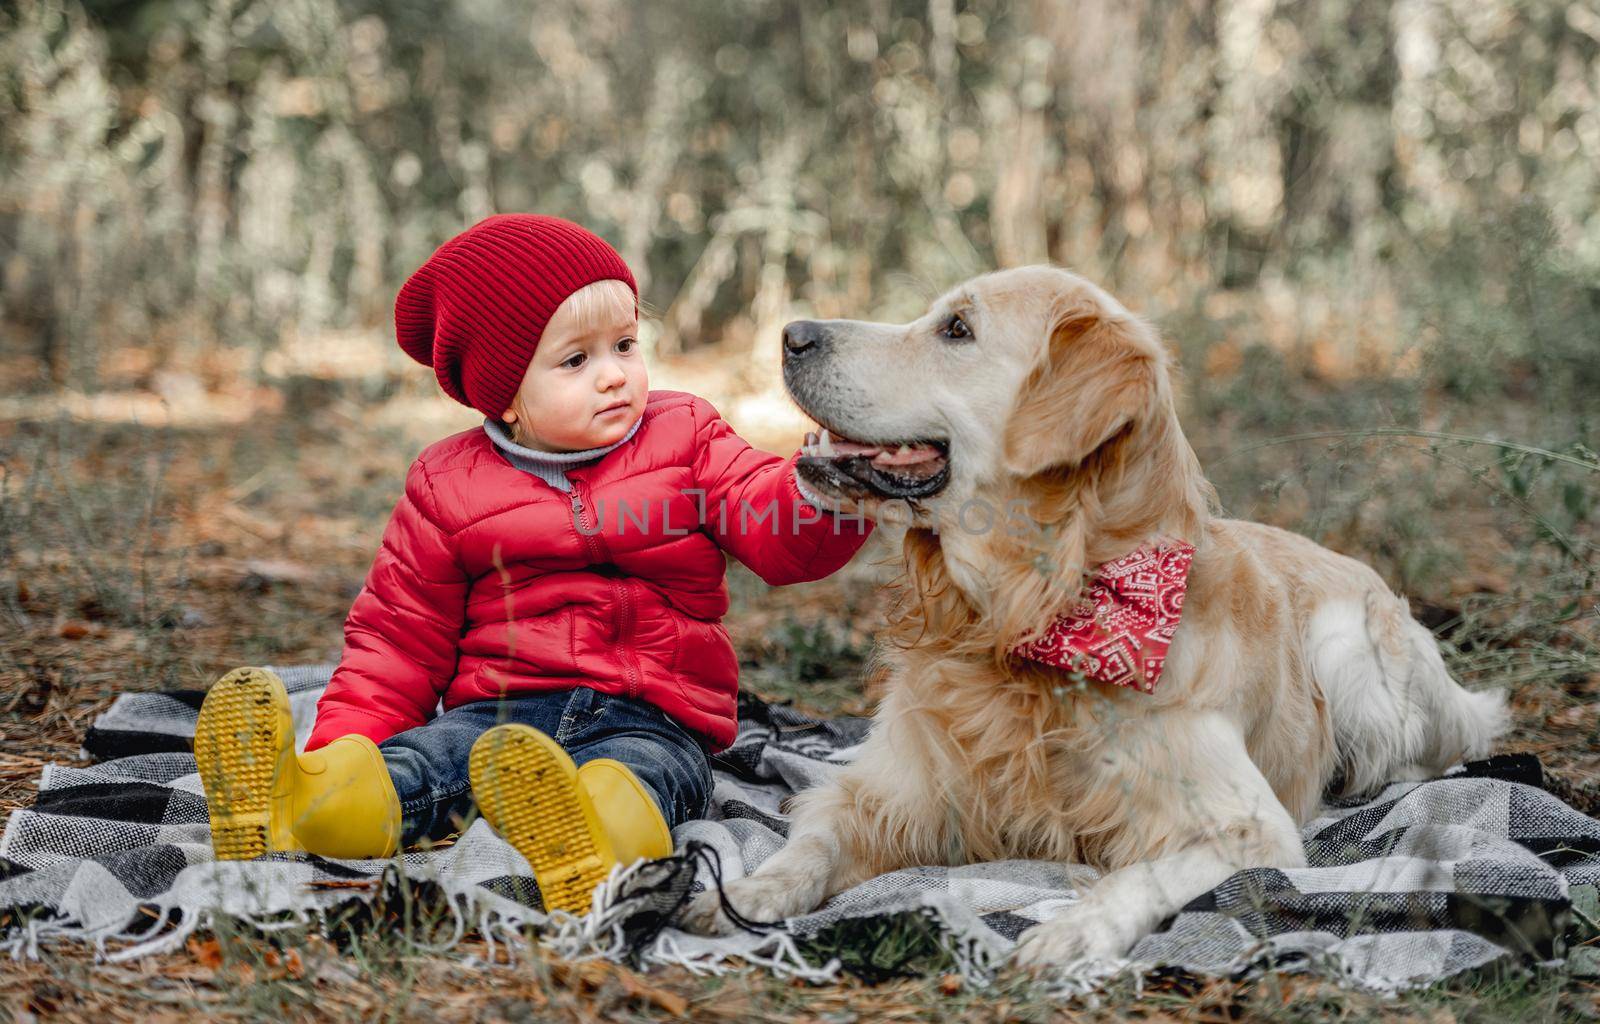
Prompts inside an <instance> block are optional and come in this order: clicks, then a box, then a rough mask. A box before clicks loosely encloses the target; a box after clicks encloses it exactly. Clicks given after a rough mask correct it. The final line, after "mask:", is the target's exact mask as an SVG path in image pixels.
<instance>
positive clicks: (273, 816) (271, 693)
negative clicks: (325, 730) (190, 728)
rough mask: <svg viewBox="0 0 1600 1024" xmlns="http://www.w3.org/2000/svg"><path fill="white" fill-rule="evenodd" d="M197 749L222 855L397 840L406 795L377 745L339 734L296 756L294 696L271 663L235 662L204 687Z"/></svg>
mask: <svg viewBox="0 0 1600 1024" xmlns="http://www.w3.org/2000/svg"><path fill="white" fill-rule="evenodd" d="M194 756H195V762H196V764H197V766H198V767H199V769H200V783H201V785H202V786H203V787H204V788H205V793H206V810H207V813H208V814H209V816H210V818H211V844H212V848H213V849H214V850H215V851H216V856H217V859H218V860H249V859H251V858H253V857H259V856H261V855H262V854H264V853H267V852H268V851H272V850H306V851H309V852H311V853H315V854H319V855H321V856H324V857H349V858H360V857H387V856H389V855H390V854H391V853H393V852H394V850H395V847H396V845H397V844H398V840H399V835H400V801H399V798H398V797H397V796H396V795H395V791H394V783H393V782H391V781H390V780H389V771H388V769H387V768H386V767H385V766H384V763H383V757H382V755H381V754H379V753H378V748H377V746H376V745H375V744H373V742H372V741H371V740H369V739H367V738H366V737H365V736H343V737H340V738H339V739H337V740H334V741H333V742H332V743H330V744H328V745H327V746H326V747H323V748H322V749H321V750H317V751H314V752H312V753H310V754H304V755H298V756H297V755H296V754H295V749H294V724H293V722H292V721H291V719H290V717H289V694H288V692H287V691H285V690H284V688H283V681H282V680H280V679H279V678H278V677H277V676H276V675H274V674H273V673H271V672H269V671H267V670H266V669H261V668H239V669H234V670H233V671H232V672H229V673H228V674H227V675H225V676H223V677H222V678H221V679H219V680H217V682H216V683H215V684H214V685H213V686H212V687H211V689H210V690H209V691H208V692H207V693H206V699H205V703H204V704H202V705H201V706H200V719H199V721H198V722H197V723H196V724H195V737H194Z"/></svg>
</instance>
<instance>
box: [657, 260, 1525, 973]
mask: <svg viewBox="0 0 1600 1024" xmlns="http://www.w3.org/2000/svg"><path fill="white" fill-rule="evenodd" d="M952 315H960V316H962V317H964V318H965V319H966V320H967V322H968V323H970V324H971V326H972V327H973V329H974V334H975V341H973V342H972V343H971V347H970V348H953V347H951V346H950V345H949V343H948V342H941V341H940V340H939V338H938V337H937V329H938V326H939V325H940V324H942V323H944V322H946V321H947V320H948V318H949V317H950V316H952ZM823 326H824V327H826V328H827V335H826V336H827V338H828V342H829V345H830V348H829V349H828V351H827V353H826V354H825V355H823V356H821V357H820V359H825V360H827V361H826V362H819V363H818V366H819V368H818V369H816V370H813V371H812V373H813V376H812V377H808V378H804V379H802V380H801V381H799V382H798V383H797V382H796V381H791V383H790V387H791V392H793V393H794V395H795V398H796V400H797V401H798V402H799V403H800V404H801V405H802V407H805V408H806V409H807V411H808V412H811V414H812V415H814V416H816V417H817V418H818V420H819V421H821V422H823V423H824V424H825V425H829V424H832V425H834V426H835V427H836V428H837V432H839V433H841V434H844V435H845V436H848V437H874V438H878V439H890V438H893V437H896V436H904V437H926V436H933V431H935V430H938V429H940V428H941V427H942V428H943V430H944V431H946V433H945V434H944V436H947V437H948V438H949V441H950V448H951V476H950V483H949V485H948V487H947V488H946V490H945V491H943V492H941V493H940V494H939V495H935V496H934V497H932V498H928V499H922V500H919V501H915V502H911V503H910V505H911V507H910V515H909V520H910V521H909V523H908V525H907V528H906V531H905V537H904V541H903V554H904V561H905V572H904V574H903V576H902V577H901V579H900V580H899V581H897V583H896V584H895V590H896V593H895V605H894V610H893V612H892V614H891V616H890V618H889V621H888V625H887V628H886V630H885V632H884V634H883V636H882V640H883V644H882V645H881V648H880V651H879V653H878V656H877V657H878V661H879V664H878V666H877V671H879V672H880V673H881V675H882V679H883V684H882V685H883V697H882V700H881V703H880V705H879V707H878V709H877V712H876V715H875V718H874V723H873V728H872V732H871V735H870V737H869V739H868V741H867V742H866V743H865V744H864V746H863V749H862V751H861V754H860V756H859V758H858V760H857V761H856V762H855V763H854V764H852V765H850V766H849V767H847V768H845V769H844V770H842V771H841V772H840V773H839V775H838V778H837V779H836V781H835V782H834V783H832V784H829V785H825V786H821V787H817V788H815V789H812V790H809V791H807V792H805V793H802V794H800V795H799V796H798V797H797V798H796V800H795V802H794V806H793V808H792V813H793V823H794V824H793V831H792V834H791V838H790V842H789V845H788V846H787V847H786V848H785V849H784V850H783V851H780V853H778V854H777V855H775V856H774V857H772V858H771V859H770V860H769V861H768V862H767V863H766V864H763V865H762V866H761V867H760V868H759V869H758V870H757V871H756V872H755V873H754V874H753V875H752V876H751V877H749V878H746V879H742V880H738V881H735V882H732V883H730V884H729V885H728V887H727V894H728V897H729V898H730V899H731V900H732V902H733V903H734V904H735V906H737V907H738V908H739V909H740V910H741V911H743V912H745V913H747V914H750V915H754V916H756V917H770V918H778V917H784V916H788V915H790V914H792V913H796V912H800V911H803V910H806V909H809V908H810V907H811V906H813V905H815V903H816V902H818V901H819V900H821V899H823V898H825V897H826V896H827V895H830V894H832V893H834V892H838V891H841V890H842V889H844V888H847V887H849V886H851V885H854V884H856V883H858V882H860V881H862V880H864V879H867V878H870V877H873V876H874V875H877V874H881V873H883V872H886V871H891V870H894V869H897V868H902V867H907V866H913V865H927V864H951V865H954V864H963V863H970V862H974V861H987V860H997V859H1002V858H1031V859H1047V860H1057V861H1063V862H1072V863H1082V864H1087V865H1090V866H1093V867H1095V868H1097V869H1099V870H1101V871H1104V872H1106V874H1105V875H1104V877H1102V878H1101V879H1100V881H1099V882H1098V883H1097V884H1096V885H1095V886H1093V887H1092V889H1091V890H1090V891H1089V892H1088V894H1087V895H1086V896H1085V897H1084V898H1083V899H1082V900H1081V901H1080V902H1079V903H1078V904H1077V905H1075V906H1074V907H1072V908H1070V910H1069V911H1068V912H1067V913H1065V914H1063V915H1061V916H1060V917H1057V918H1055V919H1052V920H1051V921H1050V922H1047V923H1046V924H1044V925H1041V926H1039V927H1037V928H1035V929H1033V930H1032V931H1030V932H1029V933H1028V934H1027V935H1026V936H1025V937H1024V941H1023V943H1022V945H1021V949H1020V955H1021V958H1022V959H1023V960H1024V962H1028V963H1059V962H1062V961H1064V960H1070V959H1076V958H1079V957H1085V956H1094V957H1112V956H1117V955H1120V954H1121V953H1123V952H1125V951H1126V949H1127V948H1128V947H1129V946H1131V944H1132V943H1133V942H1134V941H1136V940H1137V939H1138V938H1139V937H1140V936H1141V935H1142V934H1144V933H1145V932H1146V931H1148V930H1149V928H1151V927H1153V926H1154V925H1155V923H1157V922H1158V921H1159V920H1161V918H1162V917H1164V916H1166V915H1167V914H1169V913H1171V912H1173V911H1175V910H1176V909H1177V907H1179V906H1181V905H1182V903H1183V902H1186V901H1187V900H1188V899H1190V898H1192V897H1193V896H1195V895H1198V894H1199V893H1200V892H1203V891H1205V890H1206V889H1208V888H1210V887H1211V886H1213V885H1215V884H1216V883H1217V882H1219V881H1221V879H1222V878H1224V877H1226V875H1227V874H1229V873H1231V872H1232V871H1234V870H1237V869H1238V868H1241V867H1246V866H1255V865H1275V866H1294V865H1297V864H1301V863H1303V862H1304V855H1303V852H1302V851H1301V848H1300V844H1299V837H1298V832H1297V830H1296V826H1297V825H1298V824H1299V823H1302V822H1304V821H1305V820H1306V819H1307V818H1309V817H1310V816H1311V815H1312V814H1313V813H1314V811H1315V810H1316V808H1317V806H1318V803H1319V800H1320V797H1321V795H1322V793H1323V792H1324V790H1325V789H1326V788H1327V787H1328V785H1329V784H1330V783H1331V782H1333V781H1334V780H1335V779H1337V778H1340V777H1342V778H1343V780H1344V783H1345V785H1346V788H1370V787H1372V786H1374V785H1377V784H1379V783H1382V782H1384V781H1386V780H1388V779H1390V778H1396V777H1415V776H1418V775H1422V774H1427V773H1433V772H1437V771H1438V770H1439V769H1442V768H1443V767H1445V766H1447V765H1449V764H1450V763H1452V762H1454V761H1455V760H1457V759H1458V758H1460V757H1462V756H1464V755H1478V754H1481V753H1483V752H1484V751H1485V750H1486V749H1487V746H1488V744H1489V743H1490V741H1491V740H1492V739H1493V738H1494V736H1495V735H1497V734H1498V732H1499V731H1500V729H1501V728H1502V727H1503V720H1504V711H1503V706H1502V704H1503V702H1502V701H1501V700H1500V699H1499V697H1498V695H1494V696H1489V695H1481V694H1468V693H1467V692H1465V691H1463V690H1461V689H1460V688H1459V687H1458V686H1457V685H1456V684H1455V682H1454V681H1453V680H1452V679H1450V677H1449V675H1448V674H1447V673H1446V671H1445V669H1444V665H1443V662H1442V660H1441V659H1440V658H1439V655H1438V652H1437V649H1436V648H1435V647H1434V646H1433V643H1432V640H1431V637H1430V636H1429V635H1428V634H1427V633H1426V631H1425V630H1423V629H1422V627H1420V626H1418V625H1417V624H1416V623H1415V622H1414V621H1413V620H1412V619H1411V618H1410V616H1409V614H1408V612H1407V609H1406V607H1405V605H1404V603H1403V602H1402V601H1401V600H1400V599H1399V598H1397V597H1396V596H1395V595H1394V594H1393V593H1392V592H1390V591H1389V589H1388V588H1387V587H1386V586H1385V585H1384V584H1383V582H1382V580H1381V579H1380V578H1379V577H1378V576H1377V574H1376V573H1374V572H1372V570H1370V569H1369V568H1367V567H1366V566H1364V565H1361V564H1360V563H1358V562H1355V561H1353V560H1351V559H1349V558H1345V557H1343V556H1341V555H1337V554H1335V553H1333V552H1331V551H1328V550H1326V549H1325V548H1322V547H1320V546H1318V545H1316V544H1314V543H1313V542H1311V541H1309V540H1306V539H1305V538H1302V537H1299V536H1296V535H1293V534H1290V533H1287V532H1284V531H1281V530H1277V529H1273V528H1271V527H1266V526H1261V525H1258V524H1253V523H1246V522H1240V521H1236V520H1228V519H1223V518H1219V517H1217V516H1215V515H1214V514H1213V510H1212V506H1213V503H1214V495H1213V492H1212V489H1211V487H1210V485H1209V484H1208V483H1207V481H1206V480H1205V477H1204V476H1203V474H1202V472H1201V469H1200V465H1199V462H1198V460H1197V459H1196V457H1195V455H1194V452H1193V450H1192V449H1191V447H1190V446H1189V443H1188V441H1187V439H1186V438H1185V437H1184V435H1183V431H1182V429H1181V427H1180V425H1179V422H1178V417H1177V412H1176V408H1175V406H1174V402H1173V396H1172V385H1171V379H1170V371H1169V367H1168V357H1167V354H1166V352H1165V350H1164V348H1163V347H1162V346H1161V344H1160V343H1159V341H1158V340H1157V338H1156V336H1155V334H1154V332H1153V331H1152V330H1151V329H1150V328H1149V327H1148V325H1146V324H1145V323H1143V322H1142V321H1140V320H1139V319H1138V318H1136V317H1134V316H1133V315H1131V314H1129V313H1128V312H1127V311H1126V310H1125V309H1123V308H1122V307H1121V306H1120V305H1119V304H1117V303H1116V301H1115V300H1114V299H1112V298H1111V297H1110V296H1108V295H1106V294H1105V293H1104V292H1103V291H1101V290H1099V289H1098V288H1096V287H1094V286H1093V285H1091V284H1089V283H1088V282H1086V281H1083V280H1082V279H1081V278H1078V277H1076V276H1074V275H1071V274H1069V273H1067V272H1065V271H1061V270H1056V269H1053V268H1038V267H1035V268H1024V269H1021V270H1015V271H1006V272H1001V273H998V274H992V275H988V276H986V277H983V278H979V279H976V280H975V281H972V282H968V283H967V284H965V285H963V286H962V287H961V288H958V289H956V290H955V291H953V292H952V293H951V294H950V295H947V296H946V297H944V298H943V299H941V300H940V301H939V302H938V303H935V305H934V307H933V308H932V309H931V310H930V311H929V313H928V314H927V316H925V317H924V318H922V319H919V320H918V321H915V322H913V323H912V324H909V325H904V326H901V325H894V326H892V327H891V326H886V325H874V324H856V323H855V322H850V321H838V322H833V323H831V324H827V325H823ZM941 345H942V346H943V347H938V346H941ZM880 363H881V365H880ZM891 365H892V366H894V367H897V368H899V370H900V374H899V376H898V378H897V376H896V374H894V373H890V372H886V371H887V370H888V368H889V367H890V366H891ZM908 367H909V368H910V370H911V372H912V373H913V374H917V373H921V374H923V375H926V376H925V377H924V379H926V380H928V382H929V396H930V397H929V399H928V401H929V404H930V405H931V406H932V408H931V409H930V410H929V411H927V412H925V413H924V412H921V411H919V410H916V409H913V408H911V407H909V406H908V405H907V403H906V401H905V399H904V398H903V397H901V392H904V391H905V390H906V389H905V388H904V387H903V386H900V387H898V388H895V387H893V386H884V387H883V388H882V391H881V393H878V394H874V387H875V386H877V385H876V384H875V383H874V382H877V381H893V380H896V379H904V374H905V371H906V369H907V368H908ZM945 377H949V378H953V379H959V380H960V382H961V386H960V387H959V388H957V387H944V386H941V384H940V383H939V381H940V380H942V379H944V378H945ZM808 381H820V383H807V382H808ZM863 393H865V394H867V395H868V396H869V398H868V400H867V401H866V402H862V401H861V396H862V394H863ZM841 396H843V397H841ZM845 399H848V401H846V400H845ZM919 417H922V418H920V419H919ZM964 454H967V455H969V457H968V458H967V459H966V460H965V461H963V455H964ZM832 497H834V498H836V500H838V503H839V505H840V507H841V508H844V507H854V508H856V509H859V510H860V511H862V512H865V513H866V514H868V515H874V516H876V517H880V518H882V517H883V516H884V515H885V513H886V512H887V511H888V509H887V503H886V502H880V501H877V500H875V499H873V498H866V499H859V498H858V499H848V500H847V499H845V498H843V497H842V496H837V495H835V496H832ZM978 497H981V498H983V499H984V500H986V501H988V502H990V504H991V505H992V506H993V507H998V508H1007V509H1010V508H1014V507H1015V508H1023V509H1026V516H1025V517H1023V520H1022V523H1021V526H1022V528H1021V529H993V530H988V531H976V530H971V529H963V528H962V527H963V522H962V519H961V515H962V514H961V513H960V512H959V511H958V502H959V501H961V500H963V499H966V500H969V501H970V500H971V499H974V498H978ZM1013 525H1014V524H1013ZM1158 537H1175V538H1182V539H1184V540H1186V541H1188V542H1190V543H1192V544H1193V545H1195V548H1196V553H1195V559H1194V563H1193V567H1192V569H1191V572H1190V578H1189V589H1188V592H1187V594H1186V599H1185V604H1184V611H1183V618H1182V622H1181V625H1180V626H1179V629H1178V632H1177V634H1176V636H1175V637H1174V640H1173V644H1172V647H1171V649H1170V651H1169V655H1168V659H1167V663H1166V667H1165V670H1164V672H1163V675H1162V677H1161V679H1160V681H1159V685H1158V686H1157V687H1156V688H1155V690H1154V692H1153V693H1142V692H1138V691H1134V690H1130V689H1125V688H1117V687H1111V686H1106V685H1103V684H1098V683H1088V684H1073V682H1072V681H1071V677H1069V676H1068V675H1066V674H1065V673H1061V672H1059V671H1057V670H1054V669H1050V668H1047V667H1044V666H1039V665H1034V664H1032V663H1028V662H1023V661H1019V660H1017V659H1014V658H1010V657H1008V652H1009V651H1010V650H1011V649H1012V648H1013V647H1014V646H1015V645H1016V644H1017V643H1018V642H1020V641H1021V640H1023V639H1026V638H1027V637H1029V636H1031V635H1033V634H1034V633H1035V632H1036V631H1037V630H1039V629H1041V628H1043V627H1044V626H1045V625H1046V624H1047V623H1048V622H1049V620H1050V619H1051V617H1052V616H1053V615H1054V614H1055V613H1056V612H1057V611H1059V610H1060V609H1062V608H1064V607H1066V606H1068V605H1070V604H1071V603H1072V602H1073V601H1074V600H1075V599H1076V598H1077V597H1078V595H1079V593H1080V591H1081V589H1082V587H1083V585H1084V580H1085V578H1086V574H1087V573H1089V572H1090V571H1092V569H1093V567H1094V566H1096V565H1098V564H1100V563H1102V562H1106V561H1109V560H1111V559H1114V558H1117V557H1120V556H1122V555H1124V554H1126V553H1128V552H1129V551H1130V550H1132V549H1134V548H1136V547H1138V546H1140V545H1143V544H1146V543H1149V542H1150V541H1151V540H1153V539H1155V538H1158ZM714 896H715V894H711V895H710V896H708V897H705V898H702V899H701V900H700V901H699V902H698V903H697V904H696V905H695V907H694V908H693V910H692V911H691V913H690V914H689V917H688V920H689V922H690V924H691V925H693V926H698V927H702V928H726V927H727V926H728V925H727V922H726V920H725V919H724V918H722V916H721V914H720V913H719V912H718V911H717V909H716V903H715V900H714V899H713V898H712V897H714Z"/></svg>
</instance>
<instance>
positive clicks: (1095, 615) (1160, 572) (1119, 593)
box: [1011, 540, 1194, 693]
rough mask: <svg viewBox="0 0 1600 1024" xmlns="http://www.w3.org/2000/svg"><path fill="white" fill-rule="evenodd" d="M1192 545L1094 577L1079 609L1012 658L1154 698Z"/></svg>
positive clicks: (1137, 554) (1163, 549)
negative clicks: (1077, 673)
mask: <svg viewBox="0 0 1600 1024" xmlns="http://www.w3.org/2000/svg"><path fill="white" fill-rule="evenodd" d="M1193 561H1194V545H1192V544H1186V543H1184V542H1183V541H1181V540H1162V541H1158V542H1156V543H1154V544H1151V545H1148V546H1146V547H1142V548H1137V549H1135V550H1134V551H1131V552H1129V553H1128V554H1126V555H1123V556H1122V557H1121V558H1118V559H1116V560H1115V561H1111V562H1107V563H1105V564H1104V565H1102V566H1100V567H1099V568H1097V569H1096V570H1095V571H1094V574H1093V575H1092V576H1091V577H1090V578H1089V586H1088V589H1087V590H1086V591H1085V593H1084V596H1083V597H1082V598H1081V599H1080V600H1079V601H1078V603H1077V604H1076V605H1074V606H1073V607H1072V608H1070V609H1068V610H1067V611H1066V612H1064V613H1062V614H1060V615H1058V616H1056V618H1055V621H1053V622H1052V623H1050V625H1049V626H1048V627H1046V628H1045V631H1044V633H1042V634H1041V635H1040V636H1039V637H1038V638H1037V639H1034V640H1030V641H1028V642H1027V643H1024V644H1019V645H1017V646H1016V647H1014V648H1012V651H1011V653H1012V654H1015V655H1018V656H1019V657H1023V658H1028V659H1030V660H1032V661H1039V662H1043V663H1044V664H1046V665H1054V666H1055V667H1057V668H1064V669H1068V670H1070V671H1077V672H1081V673H1083V674H1084V675H1085V676H1087V677H1088V678H1090V679H1093V680H1095V681H1097V682H1102V683H1110V684H1111V685H1112V686H1126V687H1129V688H1130V689H1134V690H1142V691H1144V692H1145V693H1149V692H1151V691H1152V690H1154V689H1155V688H1156V683H1157V682H1158V681H1159V680H1160V679H1161V666H1162V663H1163V662H1165V661H1166V657H1167V647H1168V646H1169V645H1170V644H1171V643H1172V634H1173V633H1175V632H1177V630H1178V619H1179V617H1180V616H1181V615H1182V614H1183V592H1184V590H1186V589H1187V588H1188V585H1189V566H1190V565H1191V564H1192V563H1193Z"/></svg>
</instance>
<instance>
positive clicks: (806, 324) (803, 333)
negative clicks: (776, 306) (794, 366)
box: [783, 320, 828, 359]
mask: <svg viewBox="0 0 1600 1024" xmlns="http://www.w3.org/2000/svg"><path fill="white" fill-rule="evenodd" d="M827 338H828V331H827V328H825V327H823V326H822V325H821V324H819V323H817V322H816V321H815V320H796V321H794V322H793V323H790V324H788V325H787V326H785V327H784V329H783V356H784V358H785V359H790V358H795V359H798V358H800V357H801V356H809V355H814V354H816V353H817V352H818V351H820V350H821V349H822V347H823V343H824V342H825V341H827Z"/></svg>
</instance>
